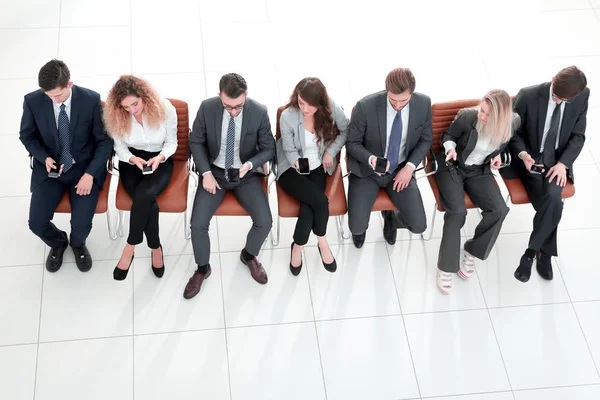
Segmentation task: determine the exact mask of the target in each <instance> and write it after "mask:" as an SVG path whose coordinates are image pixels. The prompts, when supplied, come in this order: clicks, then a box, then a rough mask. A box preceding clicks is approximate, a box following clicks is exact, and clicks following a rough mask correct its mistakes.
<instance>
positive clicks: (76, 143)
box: [19, 85, 113, 191]
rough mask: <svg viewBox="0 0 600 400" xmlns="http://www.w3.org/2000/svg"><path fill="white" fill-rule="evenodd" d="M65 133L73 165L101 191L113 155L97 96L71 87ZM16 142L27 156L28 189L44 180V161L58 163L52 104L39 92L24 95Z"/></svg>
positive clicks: (57, 142)
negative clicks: (29, 165) (29, 166)
mask: <svg viewBox="0 0 600 400" xmlns="http://www.w3.org/2000/svg"><path fill="white" fill-rule="evenodd" d="M71 90H72V92H71V96H72V98H71V115H70V118H69V130H70V133H71V135H70V139H71V147H70V150H71V155H72V156H73V159H74V160H75V162H76V163H77V165H78V166H79V167H80V168H81V169H83V170H84V171H85V172H86V173H88V174H90V175H92V176H93V177H94V183H95V184H96V185H98V187H99V188H102V186H103V185H104V180H105V179H106V173H107V170H106V162H107V161H108V159H109V157H110V156H111V154H112V151H113V140H112V139H111V138H110V137H109V136H108V135H107V133H106V130H105V129H104V122H103V121H102V102H101V101H100V95H99V94H98V93H96V92H94V91H92V90H89V89H85V88H82V87H79V86H75V85H73V87H72V89H71ZM19 139H21V142H22V143H23V145H25V148H26V149H27V151H28V152H29V154H30V155H31V156H33V172H32V174H31V188H30V190H31V191H33V190H34V189H35V187H36V186H37V185H39V184H40V183H42V182H44V181H45V180H46V179H49V178H48V172H47V171H46V158H48V157H51V158H52V159H54V160H55V161H57V162H58V159H59V157H60V143H59V139H58V128H57V126H56V119H55V116H54V106H53V104H52V100H51V99H50V98H49V97H48V96H47V95H46V94H45V93H44V92H43V91H42V90H41V89H38V90H36V91H35V92H31V93H29V94H27V95H25V100H24V102H23V116H22V118H21V129H20V133H19Z"/></svg>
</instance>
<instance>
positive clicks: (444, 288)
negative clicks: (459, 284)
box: [437, 269, 452, 294]
mask: <svg viewBox="0 0 600 400" xmlns="http://www.w3.org/2000/svg"><path fill="white" fill-rule="evenodd" d="M437 287H438V289H440V292H442V293H443V294H450V292H451V291H452V273H450V272H444V271H442V270H441V269H438V271H437Z"/></svg>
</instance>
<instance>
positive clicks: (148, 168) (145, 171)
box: [142, 165, 154, 175]
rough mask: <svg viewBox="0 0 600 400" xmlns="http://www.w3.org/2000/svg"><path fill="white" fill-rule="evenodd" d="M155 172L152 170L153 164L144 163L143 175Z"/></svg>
mask: <svg viewBox="0 0 600 400" xmlns="http://www.w3.org/2000/svg"><path fill="white" fill-rule="evenodd" d="M153 172H154V171H152V165H144V166H143V167H142V175H150V174H151V173H153Z"/></svg>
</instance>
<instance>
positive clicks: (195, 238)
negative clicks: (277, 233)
mask: <svg viewBox="0 0 600 400" xmlns="http://www.w3.org/2000/svg"><path fill="white" fill-rule="evenodd" d="M211 171H212V174H213V176H214V177H215V179H216V180H217V183H218V184H219V186H220V187H221V189H220V190H219V189H217V193H215V194H210V193H208V192H207V191H206V190H204V188H203V187H202V186H200V187H199V188H198V190H197V191H196V197H195V198H194V207H193V209H192V247H193V248H194V258H195V260H196V264H198V265H206V264H208V262H209V260H210V238H209V236H208V227H209V225H210V220H211V219H212V217H213V215H214V214H215V211H217V208H219V205H220V204H221V202H222V201H223V198H224V197H225V193H226V191H228V190H231V191H232V192H233V194H234V196H235V197H236V199H237V200H238V201H239V202H240V204H241V205H242V207H244V209H245V210H246V211H247V212H248V214H250V218H252V228H251V229H250V232H248V236H247V238H246V247H245V249H246V251H247V252H248V253H250V254H252V255H253V256H258V253H259V252H260V248H261V246H262V244H263V242H264V241H265V239H266V238H267V236H268V235H269V231H270V230H271V226H272V225H273V217H272V216H271V209H270V208H269V200H268V199H267V196H266V195H265V191H264V190H263V187H262V184H261V181H260V174H258V173H255V172H250V173H249V175H247V176H245V177H244V178H242V179H241V180H240V181H239V182H237V183H229V182H227V181H226V180H225V176H224V171H223V170H222V169H221V168H217V167H215V166H212V167H211ZM224 237H225V238H226V237H227V234H226V233H225V235H224Z"/></svg>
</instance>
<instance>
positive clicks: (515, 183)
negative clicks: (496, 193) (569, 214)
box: [504, 178, 575, 204]
mask: <svg viewBox="0 0 600 400" xmlns="http://www.w3.org/2000/svg"><path fill="white" fill-rule="evenodd" d="M504 184H505V185H506V188H507V189H508V194H509V195H510V201H511V203H513V204H529V203H531V201H530V200H529V196H528V195H527V191H526V190H525V186H523V183H522V182H521V180H520V179H519V178H515V179H505V180H504ZM574 195H575V185H573V182H571V181H569V180H567V185H566V186H565V188H564V189H563V191H562V198H563V199H568V198H569V197H573V196H574Z"/></svg>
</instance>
